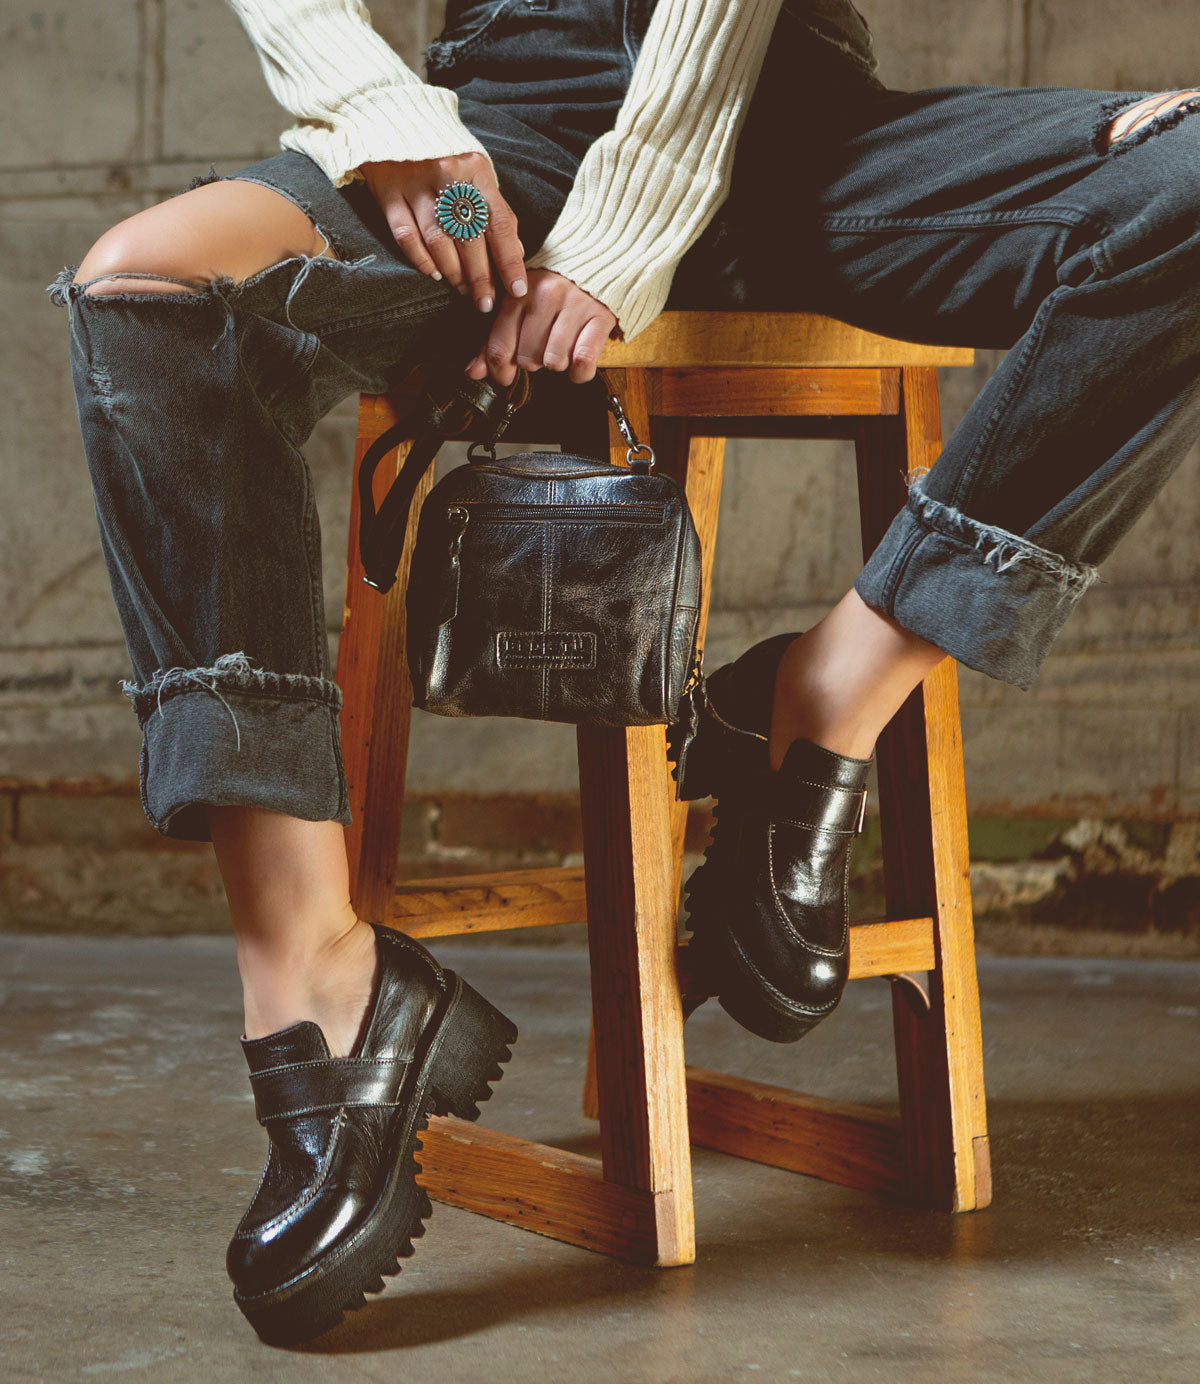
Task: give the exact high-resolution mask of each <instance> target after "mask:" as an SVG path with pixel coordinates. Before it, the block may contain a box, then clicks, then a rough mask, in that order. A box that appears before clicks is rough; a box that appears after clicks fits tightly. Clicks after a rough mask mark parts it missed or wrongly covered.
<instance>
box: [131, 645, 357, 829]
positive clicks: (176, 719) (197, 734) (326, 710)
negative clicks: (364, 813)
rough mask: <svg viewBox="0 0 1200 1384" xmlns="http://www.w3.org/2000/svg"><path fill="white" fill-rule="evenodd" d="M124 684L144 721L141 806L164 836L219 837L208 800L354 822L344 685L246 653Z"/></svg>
mask: <svg viewBox="0 0 1200 1384" xmlns="http://www.w3.org/2000/svg"><path fill="white" fill-rule="evenodd" d="M123 687H124V690H125V693H126V695H127V696H128V697H129V699H130V701H131V702H132V703H133V708H134V710H135V712H136V713H137V717H138V721H139V722H140V723H141V727H142V754H141V766H140V777H141V790H142V806H143V808H144V809H145V811H146V816H147V817H148V818H149V819H150V822H151V824H152V825H153V826H154V827H155V828H156V829H157V830H158V831H160V832H161V833H162V834H163V835H164V836H169V837H172V838H173V839H175V840H178V841H208V840H210V839H211V835H210V833H209V828H208V812H207V809H208V808H209V807H259V808H265V809H268V810H269V811H271V812H280V813H284V814H286V815H287V816H289V817H300V818H303V819H304V820H305V821H309V822H325V821H335V822H340V823H341V824H342V825H343V826H347V825H349V822H350V810H349V804H348V800H347V795H346V776H345V773H344V771H343V768H342V756H341V743H340V735H339V727H338V712H339V710H340V709H341V704H342V696H341V691H340V689H339V688H338V686H337V684H336V683H334V682H330V681H329V680H328V679H326V678H319V677H312V676H310V675H308V674H304V673H272V672H268V671H266V670H265V669H257V668H254V667H252V666H251V664H250V662H249V660H248V659H247V658H246V656H245V654H241V653H237V654H225V655H223V656H222V657H221V658H219V659H217V661H216V663H215V664H214V665H213V666H212V667H211V668H170V669H167V670H160V671H159V672H157V673H155V675H154V677H153V678H152V679H151V680H150V682H148V683H146V684H145V685H144V686H141V687H139V686H135V685H134V684H133V683H128V682H127V683H124V684H123Z"/></svg>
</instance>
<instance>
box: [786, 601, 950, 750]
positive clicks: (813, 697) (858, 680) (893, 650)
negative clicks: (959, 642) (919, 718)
mask: <svg viewBox="0 0 1200 1384" xmlns="http://www.w3.org/2000/svg"><path fill="white" fill-rule="evenodd" d="M944 657H945V655H944V654H943V653H942V651H941V650H940V649H939V648H937V647H936V646H935V645H933V644H929V643H926V641H925V640H924V639H919V638H918V637H917V636H916V635H915V634H910V633H909V632H908V630H906V629H904V628H903V626H901V625H898V624H897V623H896V622H895V621H894V620H892V619H890V618H889V617H888V616H886V615H881V614H880V613H879V611H877V610H875V609H873V608H872V607H871V606H869V605H867V604H866V602H864V601H863V600H862V598H861V597H860V596H859V595H858V593H857V592H855V591H853V590H851V591H850V592H848V593H847V594H846V595H845V596H843V597H842V599H841V600H840V601H839V602H838V603H837V605H835V606H834V608H833V609H832V610H831V611H830V612H829V614H828V615H826V617H825V618H824V619H823V620H821V621H820V622H819V623H818V624H816V625H814V626H813V627H812V629H810V630H809V631H808V632H807V633H805V634H803V635H801V637H800V638H799V639H797V640H796V642H795V643H794V644H793V645H792V646H791V647H790V648H789V649H788V650H787V652H786V653H785V654H784V656H783V659H782V661H781V662H780V665H779V673H778V675H777V677H776V680H775V703H774V707H773V710H772V714H771V736H770V746H769V752H770V756H771V767H772V769H778V768H779V766H780V765H781V764H782V763H783V757H784V755H785V754H786V753H787V750H788V746H789V745H791V743H792V742H793V741H794V740H798V739H800V738H801V737H803V738H804V739H805V740H811V741H813V742H814V743H815V744H817V745H822V746H824V748H825V749H827V750H833V751H835V752H836V753H837V754H843V755H852V756H853V757H854V758H855V759H867V758H869V757H870V756H871V755H872V754H873V753H874V750H875V741H876V740H877V739H878V738H879V733H880V732H881V731H882V730H883V728H884V726H886V725H887V723H888V722H889V721H890V720H891V719H892V717H893V716H894V715H895V714H896V712H897V711H898V710H899V709H900V707H901V705H902V704H903V703H904V700H905V698H906V697H907V696H908V695H909V693H910V692H911V691H912V690H913V688H914V687H916V686H917V684H918V683H919V682H920V681H921V680H922V679H923V678H924V677H925V675H926V674H927V673H928V672H930V671H931V670H932V669H933V668H934V667H935V666H936V665H937V664H938V663H940V662H941V660H942V659H943V658H944Z"/></svg>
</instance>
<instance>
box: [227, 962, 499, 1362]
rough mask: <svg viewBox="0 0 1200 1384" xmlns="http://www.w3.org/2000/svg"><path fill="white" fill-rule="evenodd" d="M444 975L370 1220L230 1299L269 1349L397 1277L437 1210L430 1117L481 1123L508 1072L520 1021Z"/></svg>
mask: <svg viewBox="0 0 1200 1384" xmlns="http://www.w3.org/2000/svg"><path fill="white" fill-rule="evenodd" d="M445 975H446V979H447V981H448V982H449V988H448V992H447V995H446V999H445V1001H444V1003H443V1006H442V1009H441V1011H440V1013H439V1015H438V1016H437V1017H436V1018H435V1019H434V1021H433V1023H431V1025H430V1028H429V1030H428V1032H427V1035H426V1039H425V1043H424V1047H423V1050H422V1052H421V1054H420V1057H419V1062H420V1068H419V1071H418V1074H417V1078H416V1087H415V1089H414V1091H413V1096H412V1099H411V1101H410V1103H409V1105H408V1107H407V1110H406V1111H405V1114H404V1118H403V1120H402V1121H399V1122H398V1127H397V1129H396V1131H395V1137H394V1142H393V1150H394V1152H393V1157H394V1163H393V1167H392V1172H391V1174H390V1175H389V1176H388V1178H387V1180H386V1182H385V1183H384V1187H383V1190H382V1192H381V1193H380V1196H379V1199H378V1201H377V1202H376V1203H375V1205H374V1207H372V1209H371V1211H370V1213H369V1214H368V1216H367V1218H366V1219H365V1220H364V1222H363V1223H362V1225H361V1226H359V1228H358V1229H357V1230H356V1231H355V1232H354V1234H353V1235H352V1236H350V1237H349V1239H347V1240H345V1241H344V1242H342V1243H341V1244H339V1245H337V1246H335V1247H334V1248H333V1249H332V1250H330V1251H329V1253H328V1254H326V1255H325V1256H324V1257H323V1258H322V1259H319V1260H318V1261H317V1262H316V1263H315V1264H313V1265H312V1266H311V1267H310V1268H308V1269H307V1270H305V1272H304V1273H303V1274H301V1275H299V1276H298V1277H297V1278H295V1279H293V1280H292V1281H291V1282H289V1283H285V1284H283V1285H282V1286H280V1287H278V1288H275V1289H273V1290H272V1291H271V1292H270V1293H264V1294H261V1295H258V1296H256V1297H252V1298H243V1297H241V1296H240V1295H239V1294H238V1293H237V1292H235V1293H234V1300H235V1301H236V1302H237V1305H238V1307H239V1308H241V1310H242V1313H243V1314H244V1315H245V1317H246V1319H247V1321H249V1323H250V1325H251V1326H253V1327H254V1329H255V1331H256V1332H257V1333H258V1335H259V1337H260V1339H261V1340H263V1341H264V1342H265V1343H266V1344H268V1345H277V1346H279V1345H299V1344H300V1343H301V1342H303V1341H308V1340H312V1339H313V1338H314V1337H316V1336H320V1335H322V1334H324V1333H325V1332H326V1331H329V1330H331V1329H332V1328H333V1327H335V1326H337V1325H338V1324H339V1323H340V1322H341V1321H342V1320H343V1318H344V1316H345V1314H346V1313H347V1312H353V1311H356V1310H357V1309H358V1308H360V1307H364V1306H365V1305H366V1296H365V1295H366V1294H367V1293H378V1292H382V1291H383V1288H384V1279H386V1278H389V1277H392V1276H393V1275H395V1274H397V1273H399V1272H400V1267H401V1265H400V1261H401V1260H402V1259H407V1258H409V1257H410V1256H411V1255H412V1254H413V1250H414V1245H413V1241H414V1240H418V1239H420V1238H421V1236H422V1235H424V1234H425V1221H426V1220H427V1219H428V1218H429V1216H430V1215H431V1214H432V1211H433V1204H432V1203H431V1201H430V1200H429V1194H428V1192H426V1190H425V1189H424V1187H422V1186H420V1185H419V1184H418V1182H417V1180H416V1179H417V1173H418V1172H419V1171H420V1164H419V1163H418V1162H417V1159H416V1152H417V1150H418V1148H419V1146H420V1136H421V1133H422V1132H423V1131H424V1130H425V1129H426V1127H427V1126H428V1124H429V1117H430V1115H456V1116H457V1117H458V1118H459V1119H461V1120H477V1119H478V1118H479V1107H480V1105H481V1104H482V1103H483V1102H484V1101H486V1100H488V1099H489V1098H490V1097H491V1094H492V1085H493V1083H494V1082H496V1081H498V1080H499V1079H500V1077H501V1076H502V1075H503V1067H504V1064H505V1063H506V1062H507V1061H508V1060H509V1058H510V1057H511V1056H512V1045H513V1044H514V1043H515V1042H516V1039H517V1029H516V1025H515V1024H513V1023H512V1022H511V1021H510V1020H509V1019H507V1018H505V1016H504V1015H503V1014H501V1013H500V1011H499V1010H498V1009H496V1008H495V1007H494V1006H493V1005H491V1004H489V1003H488V1001H487V1000H485V999H484V998H483V996H482V995H480V994H479V993H478V992H477V991H475V990H473V989H472V988H471V986H469V985H468V984H467V983H466V982H465V981H464V980H462V979H461V978H460V977H459V976H457V975H456V974H455V973H454V972H453V971H447V972H445Z"/></svg>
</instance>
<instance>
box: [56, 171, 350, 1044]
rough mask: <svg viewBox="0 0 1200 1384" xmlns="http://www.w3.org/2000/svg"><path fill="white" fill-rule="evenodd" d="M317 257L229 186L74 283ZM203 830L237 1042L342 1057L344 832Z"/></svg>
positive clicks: (245, 190)
mask: <svg viewBox="0 0 1200 1384" xmlns="http://www.w3.org/2000/svg"><path fill="white" fill-rule="evenodd" d="M321 254H332V251H331V250H330V247H329V245H328V242H327V241H326V239H325V237H324V236H323V235H322V234H321V233H320V232H319V231H318V230H317V228H316V226H314V225H313V223H312V221H311V220H310V219H309V218H308V217H307V216H306V215H305V214H304V213H303V212H302V211H301V210H300V208H299V207H297V206H296V205H295V203H294V202H292V201H290V200H289V199H288V198H287V197H284V196H283V195H282V194H281V193H278V192H275V191H273V190H272V189H270V188H268V187H263V186H262V185H261V184H258V183H250V182H242V181H239V180H236V179H232V180H228V181H224V182H216V183H208V184H205V185H204V186H202V187H198V188H194V189H193V190H192V191H190V192H184V193H181V194H180V195H179V196H178V197H172V198H171V199H170V200H169V201H166V202H162V203H160V204H159V205H157V206H154V207H150V208H148V209H147V210H146V211H143V212H139V213H138V214H137V215H136V216H131V217H130V218H128V220H126V221H122V222H120V223H119V224H118V225H116V226H114V227H112V229H111V230H109V231H107V232H105V234H104V235H102V236H101V237H100V239H99V240H98V241H97V242H96V243H95V245H93V246H92V248H91V250H89V251H88V253H87V255H86V256H85V257H84V259H83V262H82V264H81V265H80V266H79V269H78V271H77V273H76V276H75V277H76V282H78V283H88V284H89V287H88V289H87V290H86V291H87V292H88V293H89V294H97V295H103V294H113V293H125V292H133V293H187V292H189V291H190V290H189V284H194V285H195V286H196V287H197V288H199V287H200V286H202V285H203V284H204V283H205V282H208V281H211V280H213V279H215V278H218V277H224V276H228V277H229V278H231V279H233V280H234V281H235V282H240V281H241V280H243V279H246V278H249V277H250V276H251V275H253V274H257V273H259V272H260V271H261V270H263V269H267V268H269V267H270V266H271V265H272V264H278V263H279V262H280V261H281V260H284V259H289V258H292V257H294V256H299V255H321ZM123 273H124V274H129V275H136V274H158V275H166V276H168V277H169V278H172V279H181V280H184V281H185V282H183V283H167V282H163V281H162V280H161V279H144V278H136V277H123ZM209 825H210V828H211V831H212V838H213V846H214V848H215V850H216V854H217V863H218V865H219V867H220V870H221V877H222V879H223V880H224V883H225V893H226V896H227V898H228V900H229V908H230V913H231V915H232V919H233V930H234V935H235V937H236V939H237V955H238V969H239V970H240V972H241V976H242V986H243V992H244V1003H245V1019H246V1036H247V1037H249V1038H259V1037H263V1036H264V1035H265V1034H268V1033H273V1032H275V1031H276V1030H277V1029H280V1028H286V1027H287V1026H288V1025H289V1024H293V1023H295V1022H297V1021H298V1020H301V1019H312V1020H314V1021H315V1022H316V1023H318V1024H319V1025H320V1026H321V1028H322V1030H323V1031H324V1033H325V1037H326V1040H327V1041H328V1043H329V1046H330V1049H331V1051H332V1053H333V1054H334V1055H335V1056H342V1055H345V1054H346V1053H348V1052H349V1051H350V1049H351V1048H352V1047H353V1045H354V1040H355V1037H356V1036H357V1033H358V1029H359V1025H360V1023H361V1020H362V1017H363V1013H364V1011H365V1009H366V1005H367V1001H368V999H369V997H370V992H371V987H372V983H373V980H374V973H375V936H374V933H373V932H372V931H371V929H370V928H369V927H368V926H367V924H366V923H364V922H361V921H360V920H359V919H358V918H357V917H356V916H355V913H354V910H353V908H352V907H351V904H350V887H349V873H348V867H347V862H346V844H345V835H344V832H343V829H342V827H341V826H340V825H339V824H338V823H337V822H308V821H301V820H300V819H299V818H295V817H286V816H283V815H282V814H280V813H275V812H266V811H263V810H261V809H256V808H240V807H222V808H210V809H209Z"/></svg>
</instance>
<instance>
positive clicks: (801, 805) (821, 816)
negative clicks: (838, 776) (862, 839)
mask: <svg viewBox="0 0 1200 1384" xmlns="http://www.w3.org/2000/svg"><path fill="white" fill-rule="evenodd" d="M761 792H762V798H761V799H760V801H761V802H762V803H763V804H764V806H765V807H766V808H767V811H768V812H769V814H770V816H771V819H772V820H773V821H776V822H794V823H795V824H796V825H797V826H802V827H808V828H810V829H811V830H813V831H830V832H838V833H841V834H844V835H847V836H853V835H855V834H856V833H858V832H860V831H861V830H862V824H863V817H864V815H865V813H866V809H867V790H866V789H865V788H846V787H841V786H839V785H836V784H824V783H809V782H805V781H804V780H802V779H793V778H785V777H784V776H783V775H782V774H770V775H768V776H766V781H765V782H764V783H763V784H762V788H761Z"/></svg>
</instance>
